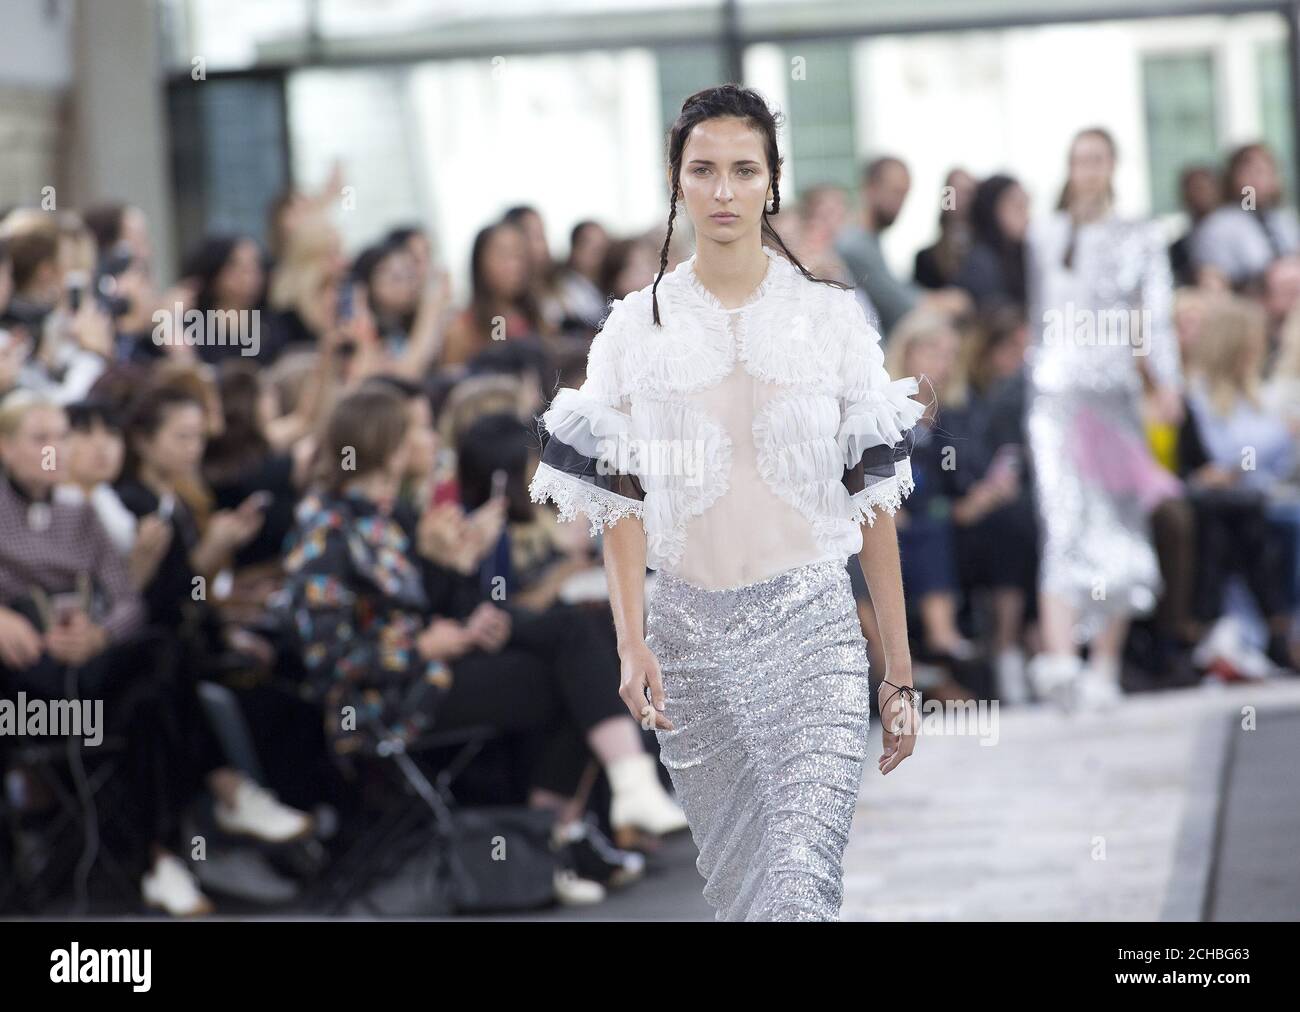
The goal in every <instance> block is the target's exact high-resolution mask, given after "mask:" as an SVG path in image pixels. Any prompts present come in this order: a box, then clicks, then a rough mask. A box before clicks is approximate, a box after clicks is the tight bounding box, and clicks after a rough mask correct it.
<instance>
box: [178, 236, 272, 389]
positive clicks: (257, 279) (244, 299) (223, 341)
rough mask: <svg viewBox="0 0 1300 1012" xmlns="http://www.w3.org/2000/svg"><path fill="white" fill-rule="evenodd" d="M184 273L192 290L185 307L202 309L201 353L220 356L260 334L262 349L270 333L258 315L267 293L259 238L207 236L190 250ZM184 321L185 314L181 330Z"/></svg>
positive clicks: (207, 356)
mask: <svg viewBox="0 0 1300 1012" xmlns="http://www.w3.org/2000/svg"><path fill="white" fill-rule="evenodd" d="M183 274H184V276H185V278H186V279H187V281H188V282H189V284H190V286H191V287H192V290H193V298H192V300H191V301H190V302H189V303H188V304H187V305H186V306H185V308H186V310H187V311H188V310H189V309H196V310H198V311H199V312H200V313H202V314H203V320H204V322H203V340H202V342H201V343H200V344H199V345H198V346H197V348H196V349H195V350H196V352H197V356H198V357H199V358H200V359H202V360H203V361H204V362H210V363H211V362H219V361H221V360H222V359H223V358H229V357H231V356H233V355H239V354H241V352H242V350H243V349H245V348H253V347H255V344H254V341H255V340H256V347H257V348H258V354H261V353H262V349H261V342H262V339H263V338H264V337H268V336H269V334H263V333H262V332H261V330H260V326H261V324H260V317H257V316H254V315H253V311H254V310H259V311H260V309H261V307H262V305H263V302H264V300H265V297H266V263H265V258H264V256H263V253H262V248H261V246H260V245H259V244H258V242H257V240H256V239H253V238H251V237H250V236H244V235H214V236H208V237H207V238H206V239H204V240H203V241H202V242H201V243H200V244H199V246H198V248H197V249H195V250H194V251H193V252H192V253H191V254H190V257H189V259H188V260H187V261H186V264H185V267H184V268H183ZM168 308H169V309H170V308H171V307H168ZM186 315H188V312H187V313H186ZM218 321H219V322H220V325H219V326H218ZM185 323H186V321H185V320H184V319H183V318H182V319H180V320H177V321H175V326H174V328H173V329H177V330H181V329H183V328H184V326H185ZM254 328H258V329H257V331H256V332H255V331H254ZM267 351H268V357H273V356H272V355H270V354H269V351H270V349H267Z"/></svg>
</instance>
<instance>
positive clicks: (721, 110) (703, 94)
mask: <svg viewBox="0 0 1300 1012" xmlns="http://www.w3.org/2000/svg"><path fill="white" fill-rule="evenodd" d="M724 116H736V117H739V118H740V119H743V120H746V121H747V122H748V123H749V125H750V126H752V127H753V128H754V129H756V130H758V131H759V132H760V133H761V134H762V135H763V142H764V143H763V146H764V150H765V153H766V155H767V169H768V174H769V175H770V176H771V177H772V206H771V208H770V209H769V208H767V207H764V208H763V225H762V234H763V235H764V236H765V237H767V238H769V239H771V240H772V242H773V243H774V244H775V245H776V246H778V247H779V248H780V249H781V252H782V253H784V254H785V256H786V258H787V259H788V260H789V261H790V262H791V263H792V264H794V266H795V267H796V268H798V270H799V273H800V274H802V275H803V276H804V277H805V278H807V279H808V280H809V281H816V282H817V283H818V284H823V285H833V286H834V287H836V288H840V289H845V290H847V289H849V288H851V287H852V286H851V285H846V284H844V283H843V282H840V281H834V280H831V279H828V278H819V277H815V276H813V274H811V273H810V272H809V270H808V268H806V267H805V266H804V265H803V264H801V263H800V262H799V259H798V258H797V257H796V256H795V255H794V254H793V253H791V252H790V250H789V249H788V248H787V247H786V244H785V242H784V240H782V238H781V236H780V235H779V234H778V233H777V231H776V229H774V228H773V227H772V224H771V222H769V221H768V215H775V214H778V213H779V212H780V210H781V188H780V180H781V161H782V159H781V156H780V154H779V153H778V151H777V144H776V132H777V128H778V127H779V126H780V123H781V120H782V118H783V117H782V114H781V113H780V112H775V113H774V112H773V111H772V110H771V109H769V108H768V105H767V102H766V101H765V100H764V98H763V96H762V95H760V94H759V93H758V92H756V91H754V90H753V89H752V88H745V87H743V86H741V85H739V84H730V83H728V84H722V85H718V86H717V87H716V88H705V89H704V90H703V91H697V92H696V93H695V94H694V95H692V96H691V97H690V98H688V99H687V100H686V101H685V102H683V103H682V111H681V112H680V113H679V114H678V116H677V121H676V122H675V123H673V125H672V129H671V130H670V131H669V133H668V167H669V170H670V178H671V180H672V189H671V192H670V193H669V194H668V207H669V211H668V232H667V234H666V235H665V236H664V244H663V248H662V249H661V250H660V251H659V274H658V275H657V276H656V277H655V283H654V286H653V287H652V288H651V303H652V306H653V310H654V322H655V326H662V324H661V323H660V320H659V297H658V295H657V294H656V293H657V291H658V288H659V282H660V280H661V279H662V278H663V276H664V272H665V271H666V270H667V269H668V245H669V243H670V242H671V241H672V238H673V221H674V219H676V217H677V200H678V197H679V196H680V195H681V182H680V180H681V172H682V152H683V151H684V150H685V148H686V140H687V138H688V137H690V135H691V130H693V129H694V128H695V126H696V124H698V123H702V122H704V121H705V120H710V119H718V118H721V117H724Z"/></svg>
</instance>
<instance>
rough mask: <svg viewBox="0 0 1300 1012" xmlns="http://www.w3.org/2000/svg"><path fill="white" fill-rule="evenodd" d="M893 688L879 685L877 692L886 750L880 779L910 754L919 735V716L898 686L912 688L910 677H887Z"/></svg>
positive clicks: (884, 684)
mask: <svg viewBox="0 0 1300 1012" xmlns="http://www.w3.org/2000/svg"><path fill="white" fill-rule="evenodd" d="M886 677H888V679H889V681H890V682H893V683H894V684H893V685H888V684H886V683H885V682H883V681H882V682H881V683H880V686H879V687H878V688H877V690H876V696H877V700H876V702H877V709H878V710H879V711H880V727H881V737H882V738H883V740H884V745H885V750H884V752H882V753H881V754H880V760H879V766H880V773H881V775H882V776H883V775H884V774H886V773H888V772H889V771H890V770H892V769H894V767H896V766H897V765H898V764H899V763H901V762H902V761H903V760H904V759H906V758H907V757H908V756H910V755H911V754H912V750H913V749H915V748H916V736H917V734H918V733H919V732H920V730H921V728H920V723H919V720H918V717H919V714H918V712H917V710H916V709H914V708H913V707H912V706H911V705H910V704H909V703H908V701H907V700H906V699H905V698H904V697H903V694H902V693H901V692H900V691H899V690H898V686H900V685H911V684H912V675H911V672H910V671H909V672H907V673H906V674H904V675H898V676H895V675H892V674H891V675H888V676H886Z"/></svg>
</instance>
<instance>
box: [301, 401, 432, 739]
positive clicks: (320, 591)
mask: <svg viewBox="0 0 1300 1012" xmlns="http://www.w3.org/2000/svg"><path fill="white" fill-rule="evenodd" d="M406 424H407V419H406V408H405V405H404V404H403V403H402V401H401V400H400V398H397V397H396V396H394V395H392V394H389V393H386V392H383V391H373V390H365V391H360V392H358V393H355V394H352V395H351V396H349V397H346V398H344V399H343V400H342V401H341V402H340V403H339V405H338V407H337V408H336V410H335V412H334V414H333V415H332V417H331V418H330V422H329V428H328V432H327V434H326V439H325V442H324V445H323V446H322V454H321V456H320V457H319V458H318V463H317V468H318V473H317V478H318V479H319V485H318V487H317V488H316V489H315V490H314V491H312V492H311V493H309V494H308V495H307V496H306V497H305V498H304V499H303V500H302V502H301V503H300V504H299V506H298V510H297V515H296V525H295V527H294V530H293V532H292V533H291V534H290V536H289V542H288V546H289V551H288V554H287V557H286V559H285V569H286V571H287V573H288V583H287V586H286V590H285V595H286V597H287V601H282V604H284V605H287V606H288V607H289V609H290V610H291V616H290V618H291V621H292V628H293V630H294V632H295V633H296V635H297V638H298V640H299V642H300V644H301V648H302V661H303V665H304V667H305V668H306V671H307V678H308V688H309V691H310V693H311V695H312V697H313V698H314V699H315V700H317V701H319V702H321V703H322V704H323V705H324V707H325V714H326V717H325V720H326V732H327V734H328V736H329V739H330V741H331V743H332V744H333V746H334V747H335V749H336V750H337V751H338V752H340V753H345V752H350V751H354V750H355V749H356V748H357V747H358V746H359V744H360V743H361V741H362V740H363V739H362V738H361V737H360V736H359V733H358V732H360V733H362V734H364V733H367V732H369V733H371V734H379V735H382V736H385V737H387V736H389V735H397V736H399V737H400V738H402V739H403V740H407V741H409V740H412V739H414V738H416V737H418V736H419V735H420V734H421V732H423V730H424V729H425V728H427V727H428V726H429V725H430V723H431V722H432V720H433V715H434V712H435V710H436V704H437V701H438V699H439V698H441V697H442V695H444V694H445V693H446V691H447V690H448V689H449V688H450V687H451V670H450V668H449V666H448V664H447V662H446V660H445V659H444V657H443V655H442V653H441V638H440V635H439V629H438V623H437V621H436V620H435V621H434V622H430V621H429V619H428V617H427V615H428V611H429V602H428V599H427V597H426V595H425V591H424V584H423V581H422V579H421V574H420V571H419V569H418V568H417V567H416V565H415V564H414V562H413V561H412V554H413V553H412V551H411V547H410V544H409V542H408V539H407V536H406V534H405V532H404V531H403V529H402V527H401V525H400V524H398V523H397V522H396V521H395V520H394V519H393V518H392V515H391V509H392V504H393V501H394V499H395V496H396V492H397V487H398V484H399V483H400V477H401V474H402V471H403V469H404V467H405V459H404V456H403V454H404V452H405V446H406V444H405V440H404V436H405V432H406Z"/></svg>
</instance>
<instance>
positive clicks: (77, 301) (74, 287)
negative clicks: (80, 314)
mask: <svg viewBox="0 0 1300 1012" xmlns="http://www.w3.org/2000/svg"><path fill="white" fill-rule="evenodd" d="M88 282H89V279H88V278H87V277H86V275H85V273H84V272H83V271H69V272H68V275H67V280H66V282H65V286H66V288H67V290H68V308H69V309H71V310H72V312H73V313H76V312H77V311H78V310H80V309H81V300H82V299H83V298H84V297H85V293H86V285H87V284H88Z"/></svg>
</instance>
